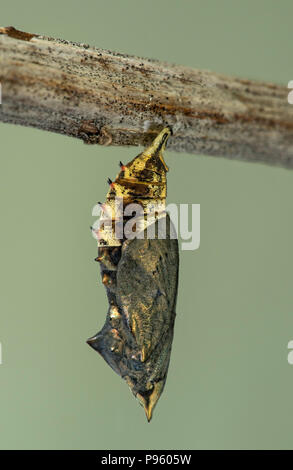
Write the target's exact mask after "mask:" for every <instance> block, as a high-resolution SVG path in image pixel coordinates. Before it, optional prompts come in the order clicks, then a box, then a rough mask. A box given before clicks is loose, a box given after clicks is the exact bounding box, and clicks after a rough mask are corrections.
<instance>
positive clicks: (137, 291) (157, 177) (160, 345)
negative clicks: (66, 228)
mask: <svg viewBox="0 0 293 470" xmlns="http://www.w3.org/2000/svg"><path fill="white" fill-rule="evenodd" d="M170 134H171V129H170V128H169V127H166V128H165V129H163V130H162V132H161V133H160V134H159V135H158V136H157V137H156V139H155V140H154V142H153V143H152V144H151V145H150V146H149V147H148V148H147V149H146V150H145V151H144V152H142V153H141V154H139V155H138V156H137V157H136V158H134V159H133V160H132V161H131V162H130V163H128V164H127V165H123V164H122V163H121V162H120V168H121V171H120V173H119V174H118V176H117V178H116V179H115V181H114V182H112V181H111V180H109V185H110V187H109V191H108V194H107V197H106V203H105V206H104V205H102V206H104V207H102V209H103V216H104V218H105V220H107V221H108V219H109V215H108V214H104V212H107V211H108V212H109V211H110V212H111V214H112V215H111V224H114V222H115V220H117V219H119V220H120V222H121V223H122V225H123V229H125V227H126V225H127V223H128V217H127V215H125V214H127V211H126V212H125V209H127V206H128V205H129V204H134V203H135V204H139V205H140V207H141V208H142V212H141V215H140V222H142V220H143V221H145V217H146V215H147V212H148V210H149V207H160V208H162V210H161V211H160V212H159V214H156V216H155V217H154V219H153V222H152V224H151V227H149V226H146V225H145V224H142V225H141V227H142V228H141V231H142V233H143V235H144V237H143V238H141V237H139V236H137V237H136V238H129V237H125V230H124V231H123V234H124V235H123V236H122V237H121V236H117V232H115V230H108V229H109V226H108V229H105V226H104V227H102V228H101V229H100V230H99V233H98V258H97V261H99V262H100V266H101V275H102V282H103V284H104V285H105V287H106V291H107V296H108V301H109V310H108V312H107V317H106V322H105V324H104V326H103V328H102V330H101V331H100V332H99V333H97V334H96V335H95V336H94V337H92V338H90V339H89V340H88V344H89V345H90V346H91V347H93V348H94V349H95V350H96V351H98V352H99V353H100V354H101V355H102V357H103V358H104V359H105V360H106V362H107V363H108V364H109V365H110V366H111V367H112V368H113V369H114V370H115V372H117V373H118V374H119V375H120V376H121V377H122V378H124V379H125V380H126V382H127V383H128V385H129V387H130V389H131V391H132V393H133V394H134V395H135V396H136V397H137V398H138V399H139V401H140V403H141V404H142V405H143V407H144V410H145V413H146V416H147V419H148V421H150V419H151V417H152V412H153V409H154V407H155V405H156V403H157V401H158V399H159V397H160V395H161V393H162V391H163V388H164V385H165V381H166V377H167V372H168V366H169V360H170V353H171V346H172V339H173V328H174V321H175V306H176V297H177V284H178V264H179V257H178V241H177V239H176V238H174V237H172V236H170V234H171V233H172V230H173V227H172V224H171V222H170V219H169V216H168V215H167V214H166V212H164V208H165V201H166V172H167V171H168V168H167V166H166V164H165V162H164V159H163V151H164V149H165V146H166V142H167V140H168V138H169V136H170ZM117 198H119V199H120V200H121V201H122V202H121V204H122V205H121V209H122V208H123V211H122V210H117V206H115V200H117ZM113 214H114V218H113ZM122 214H123V215H122ZM162 218H164V219H165V220H164V221H165V223H166V234H165V235H166V236H165V237H164V238H163V239H160V238H159V236H158V235H155V237H152V238H151V239H149V238H147V230H148V229H152V231H153V233H155V234H158V226H159V222H160V219H162ZM113 219H114V220H113ZM138 223H139V220H138ZM110 228H111V229H112V228H113V227H112V225H111V227H110ZM120 235H121V234H120Z"/></svg>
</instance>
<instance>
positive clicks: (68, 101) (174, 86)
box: [0, 27, 293, 168]
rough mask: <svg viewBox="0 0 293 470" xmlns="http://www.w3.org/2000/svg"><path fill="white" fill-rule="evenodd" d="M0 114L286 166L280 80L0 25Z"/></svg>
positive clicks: (288, 131) (91, 139) (113, 139)
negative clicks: (164, 132) (168, 129)
mask: <svg viewBox="0 0 293 470" xmlns="http://www.w3.org/2000/svg"><path fill="white" fill-rule="evenodd" d="M0 82H1V86H2V104H1V105H0V121H3V122H8V123H14V124H21V125H24V126H32V127H37V128H39V129H44V130H47V131H52V132H58V133H61V134H65V135H68V136H73V137H78V138H80V139H83V140H84V141H85V142H87V143H97V144H103V145H139V144H141V145H144V146H146V145H147V144H149V143H150V141H151V140H152V139H153V137H154V135H155V134H156V133H157V132H158V131H160V130H161V129H162V127H163V126H165V125H166V124H169V125H171V126H172V127H173V130H174V135H173V137H172V139H171V140H170V144H169V149H171V150H174V151H178V152H188V153H198V154H204V155H215V156H223V157H229V158H234V159H242V160H248V161H251V162H255V161H263V162H266V163H269V164H275V165H279V166H283V167H287V168H293V106H292V105H290V104H288V101H287V95H288V90H287V88H286V87H285V86H280V85H275V84H271V83H265V82H256V81H252V80H243V79H240V78H232V77H226V76H223V75H219V74H216V73H212V72H208V71H202V70H195V69H191V68H188V67H182V66H177V65H170V64H166V63H162V62H158V61H155V60H150V59H141V58H138V57H132V56H128V55H125V54H117V53H114V52H111V51H106V50H103V49H98V48H94V47H89V46H88V45H85V44H77V43H72V42H69V41H64V40H60V39H53V38H49V37H44V36H40V35H36V34H30V33H24V32H21V31H17V30H16V29H14V28H12V27H8V28H0Z"/></svg>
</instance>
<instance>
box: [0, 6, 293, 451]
mask: <svg viewBox="0 0 293 470" xmlns="http://www.w3.org/2000/svg"><path fill="white" fill-rule="evenodd" d="M292 14H293V4H292V1H291V0H290V1H280V2H275V1H267V0H266V1H247V0H246V1H245V2H240V1H232V0H231V1H223V0H222V1H221V2H218V1H170V0H168V1H162V0H161V1H160V0H159V1H158V0H157V1H150V0H149V1H132V0H123V1H109V0H107V1H86V0H85V1H82V2H80V1H76V0H74V1H72V0H71V1H59V0H58V1H55V0H54V1H53V0H51V1H50V2H44V1H42V2H40V1H30V0H26V1H25V2H20V1H12V0H9V1H2V2H1V23H2V25H3V26H8V25H13V26H15V27H17V28H19V29H22V30H24V31H29V32H36V33H41V34H46V35H49V36H55V37H60V38H64V39H69V40H73V41H80V42H84V43H89V44H92V45H95V46H98V47H102V48H106V49H113V50H117V51H120V52H126V53H129V54H136V55H140V56H145V57H153V58H157V59H160V60H166V61H170V62H173V63H179V64H184V65H187V66H193V67H198V68H205V69H210V70H214V71H216V72H220V73H225V74H232V75H235V76H239V77H242V78H253V79H260V80H267V81H272V82H277V83H282V84H284V85H285V86H287V83H288V81H289V80H292V79H293V67H292ZM0 139H1V140H0V142H1V167H0V168H1V170H0V190H1V198H0V208H1V245H0V246H1V248H0V250H1V253H0V255H1V257H0V260H1V261H0V263H1V297H0V312H1V313H0V315H1V316H0V341H1V343H2V348H3V364H2V365H1V366H0V447H1V448H2V449H16V448H22V449H27V448H31V449H39V448H43V449H52V448H53V449H54V448H55V449H62V448H65V449H137V448H140V449H160V448H161V449H210V448H217V449H223V448H225V449H227V448H239V449H243V448H253V449H254V448H292V439H293V438H292V413H293V393H292V391H293V366H290V365H289V364H288V361H287V355H288V349H287V344H288V342H289V340H292V339H293V318H292V274H293V253H292V238H293V221H292V200H293V198H292V196H293V186H292V183H293V172H292V171H288V170H284V169H278V168H271V167H267V166H264V165H262V164H250V163H242V162H236V161H229V160H226V159H223V158H216V157H203V156H194V155H185V154H175V153H171V152H167V155H166V161H167V164H168V165H169V167H170V172H169V180H168V202H178V203H199V204H201V246H200V249H199V250H197V251H194V252H187V251H185V252H182V253H181V266H180V285H179V297H178V307H177V312H178V315H177V320H176V329H175V339H174V343H173V352H172V357H171V365H170V370H169V375H168V380H167V385H166V388H165V391H164V394H163V396H162V397H161V399H160V401H159V403H158V405H157V407H156V410H155V413H154V417H153V421H152V422H151V423H150V424H148V423H147V422H146V419H145V416H144V412H143V409H142V408H141V407H140V406H139V404H138V402H137V401H136V400H135V398H134V397H133V396H132V395H131V393H130V391H129V390H128V387H127V385H126V384H125V383H124V381H122V380H121V379H120V378H119V377H118V375H116V374H115V373H114V372H113V371H112V370H111V369H110V368H109V367H108V366H107V365H106V363H105V362H104V361H103V360H102V358H100V357H99V356H98V355H97V354H96V353H95V352H94V351H93V350H92V349H91V348H89V347H88V346H87V345H86V343H85V340H86V339H87V338H88V337H89V336H92V335H93V334H94V333H96V332H97V331H98V330H99V329H100V328H101V326H102V325H103V323H104V319H105V314H106V310H107V300H106V294H105V291H104V288H103V286H102V284H101V281H100V277H99V273H98V268H97V265H96V263H94V261H93V258H94V257H95V256H96V245H95V241H94V240H93V239H92V237H91V234H90V231H89V225H91V223H92V222H93V220H94V219H93V217H92V216H91V209H92V207H93V205H94V204H95V203H96V201H99V200H103V199H104V197H105V193H106V190H107V185H106V177H108V176H110V177H114V176H115V175H116V174H117V171H118V162H119V160H122V161H124V162H127V161H128V160H129V159H130V158H133V157H134V156H135V155H136V154H137V153H138V149H137V148H112V147H108V148H106V147H100V146H86V145H84V144H83V143H82V142H81V141H78V140H73V139H71V138H68V137H64V136H61V135H54V134H50V133H46V132H43V131H39V130H35V129H29V128H22V127H15V126H13V125H7V124H0Z"/></svg>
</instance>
